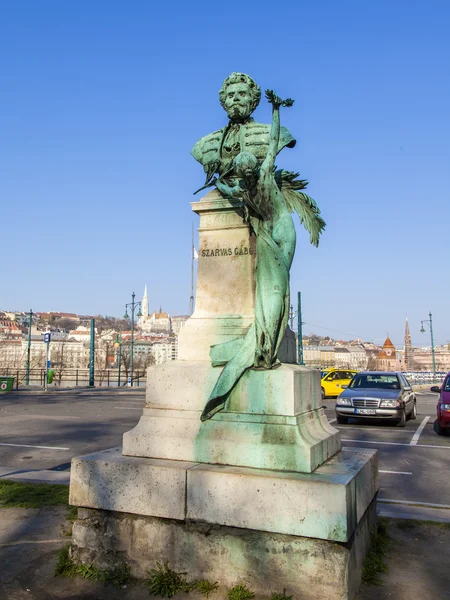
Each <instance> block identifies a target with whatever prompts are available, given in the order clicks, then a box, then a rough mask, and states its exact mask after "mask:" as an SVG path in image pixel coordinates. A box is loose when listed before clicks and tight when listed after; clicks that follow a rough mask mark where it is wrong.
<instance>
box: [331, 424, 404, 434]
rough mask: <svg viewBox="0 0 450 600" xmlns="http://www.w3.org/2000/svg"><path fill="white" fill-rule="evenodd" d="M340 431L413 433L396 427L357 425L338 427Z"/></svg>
mask: <svg viewBox="0 0 450 600" xmlns="http://www.w3.org/2000/svg"><path fill="white" fill-rule="evenodd" d="M338 429H339V430H341V431H345V430H346V429H351V430H353V431H354V430H355V429H356V430H357V431H378V433H408V434H409V433H411V430H409V429H396V428H395V427H368V426H367V425H364V427H358V426H357V425H341V426H340V427H338Z"/></svg>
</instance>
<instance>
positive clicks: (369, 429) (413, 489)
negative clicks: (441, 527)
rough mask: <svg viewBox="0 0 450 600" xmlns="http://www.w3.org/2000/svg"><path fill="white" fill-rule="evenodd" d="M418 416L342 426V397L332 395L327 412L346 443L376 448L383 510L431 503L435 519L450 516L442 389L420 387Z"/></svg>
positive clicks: (449, 444)
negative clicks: (338, 416) (439, 428)
mask: <svg viewBox="0 0 450 600" xmlns="http://www.w3.org/2000/svg"><path fill="white" fill-rule="evenodd" d="M416 399H417V419H416V420H415V421H413V420H409V421H407V423H406V427H404V428H400V427H396V426H395V425H392V424H391V423H389V422H385V421H381V422H380V421H372V420H371V421H362V420H356V419H355V420H350V421H349V423H348V424H347V425H337V424H336V421H335V412H334V407H335V404H336V401H335V400H334V399H331V398H326V399H325V400H324V401H323V404H324V406H326V409H325V413H326V414H327V417H328V419H329V421H330V422H331V424H332V425H333V427H336V428H337V429H338V430H339V431H340V433H341V439H342V442H343V445H345V446H354V447H367V448H376V449H377V450H378V459H379V469H380V491H379V494H378V502H379V506H380V508H381V510H380V511H379V512H381V514H385V515H386V516H401V515H402V514H403V512H404V511H405V510H406V509H407V510H408V512H409V513H410V514H409V515H408V516H414V510H415V507H419V506H421V507H426V508H427V509H428V511H429V516H430V518H432V517H433V515H439V516H440V520H446V521H450V480H449V478H448V464H449V461H450V436H449V437H447V436H439V435H437V434H436V433H435V431H434V422H435V420H436V404H437V400H438V394H433V393H431V392H430V393H429V392H426V391H417V392H416Z"/></svg>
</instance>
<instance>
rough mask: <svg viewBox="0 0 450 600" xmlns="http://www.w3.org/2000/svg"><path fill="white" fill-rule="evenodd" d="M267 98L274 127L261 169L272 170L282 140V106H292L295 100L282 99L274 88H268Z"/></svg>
mask: <svg viewBox="0 0 450 600" xmlns="http://www.w3.org/2000/svg"><path fill="white" fill-rule="evenodd" d="M266 98H267V100H268V101H269V102H270V104H272V128H271V130H270V141H269V150H268V152H267V155H266V158H265V159H264V161H263V163H262V165H261V170H264V171H265V170H266V169H270V171H273V167H274V165H275V158H276V156H277V153H278V145H279V142H280V106H292V105H293V104H294V101H293V100H292V99H291V98H287V99H286V100H282V99H281V98H280V97H279V96H277V95H276V94H275V92H274V91H273V90H266Z"/></svg>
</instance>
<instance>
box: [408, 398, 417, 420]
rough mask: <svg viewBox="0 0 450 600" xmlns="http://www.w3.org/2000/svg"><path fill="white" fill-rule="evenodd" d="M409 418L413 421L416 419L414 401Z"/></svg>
mask: <svg viewBox="0 0 450 600" xmlns="http://www.w3.org/2000/svg"><path fill="white" fill-rule="evenodd" d="M409 418H410V419H411V420H412V421H414V420H415V419H417V406H416V401H415V400H414V402H413V409H412V411H411V414H410V415H409Z"/></svg>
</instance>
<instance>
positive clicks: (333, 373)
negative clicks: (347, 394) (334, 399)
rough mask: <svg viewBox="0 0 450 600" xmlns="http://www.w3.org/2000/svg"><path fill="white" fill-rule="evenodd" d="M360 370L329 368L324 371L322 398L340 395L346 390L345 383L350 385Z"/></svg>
mask: <svg viewBox="0 0 450 600" xmlns="http://www.w3.org/2000/svg"><path fill="white" fill-rule="evenodd" d="M356 373H358V371H352V370H350V369H327V370H326V371H322V379H321V381H320V385H321V387H322V398H325V397H326V396H339V394H341V393H342V392H343V391H344V388H343V387H342V386H343V385H348V384H349V383H350V381H351V380H352V379H353V376H354V375H356Z"/></svg>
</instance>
